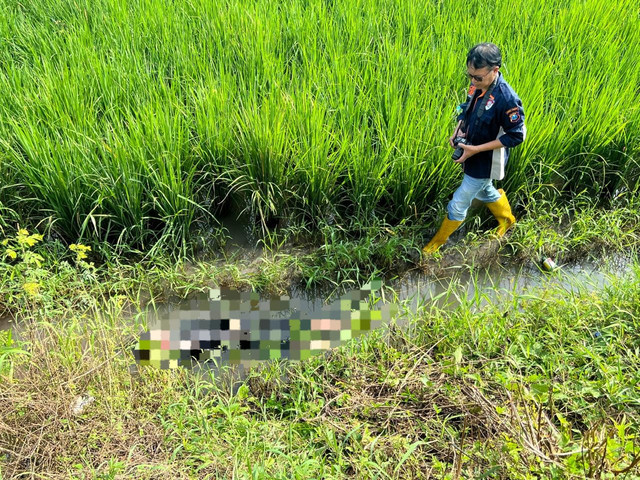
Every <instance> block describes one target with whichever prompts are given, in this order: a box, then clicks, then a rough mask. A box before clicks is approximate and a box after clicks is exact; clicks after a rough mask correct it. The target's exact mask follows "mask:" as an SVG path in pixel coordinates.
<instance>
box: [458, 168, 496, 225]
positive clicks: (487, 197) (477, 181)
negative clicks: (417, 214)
mask: <svg viewBox="0 0 640 480" xmlns="http://www.w3.org/2000/svg"><path fill="white" fill-rule="evenodd" d="M500 196H501V195H500V192H498V190H496V188H495V187H494V186H493V181H492V180H491V179H490V178H473V177H470V176H469V175H465V176H464V178H463V179H462V184H461V185H460V186H459V187H458V189H457V190H456V191H455V193H454V194H453V198H452V199H451V201H450V202H449V205H447V214H448V217H449V220H458V221H462V220H464V219H465V217H466V216H467V210H469V207H470V206H471V202H472V201H473V199H474V198H477V199H478V200H480V201H481V202H484V203H490V202H497V201H498V200H500Z"/></svg>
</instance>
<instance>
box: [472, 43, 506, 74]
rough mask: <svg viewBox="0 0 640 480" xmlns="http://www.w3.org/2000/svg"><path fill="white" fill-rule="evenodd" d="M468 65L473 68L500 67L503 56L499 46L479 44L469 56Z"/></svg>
mask: <svg viewBox="0 0 640 480" xmlns="http://www.w3.org/2000/svg"><path fill="white" fill-rule="evenodd" d="M467 65H471V66H472V67H473V68H475V69H478V68H484V67H500V66H501V65H502V54H501V53H500V49H499V48H498V46H497V45H494V44H493V43H479V44H478V45H476V46H475V47H473V48H472V49H471V50H469V53H468V54H467Z"/></svg>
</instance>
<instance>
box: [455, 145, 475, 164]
mask: <svg viewBox="0 0 640 480" xmlns="http://www.w3.org/2000/svg"><path fill="white" fill-rule="evenodd" d="M458 147H460V148H462V150H464V151H463V153H462V156H461V157H460V158H459V159H458V160H454V162H456V163H464V162H465V161H466V160H467V158H469V157H473V156H474V155H475V154H476V153H478V152H480V151H481V150H480V148H479V147H478V146H477V145H465V144H464V143H459V144H458Z"/></svg>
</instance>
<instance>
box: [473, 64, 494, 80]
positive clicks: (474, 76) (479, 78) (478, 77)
mask: <svg viewBox="0 0 640 480" xmlns="http://www.w3.org/2000/svg"><path fill="white" fill-rule="evenodd" d="M491 72H493V67H491V70H489V71H488V72H487V73H485V74H484V75H482V76H481V77H480V76H478V75H471V74H470V73H469V72H467V78H468V79H469V80H471V79H472V78H473V79H474V80H475V81H476V82H481V81H482V80H484V77H486V76H487V75H489V74H490V73H491Z"/></svg>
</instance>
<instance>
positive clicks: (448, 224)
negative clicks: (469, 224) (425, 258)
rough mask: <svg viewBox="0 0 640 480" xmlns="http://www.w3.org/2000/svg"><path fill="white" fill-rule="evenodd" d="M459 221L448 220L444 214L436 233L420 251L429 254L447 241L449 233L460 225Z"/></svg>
mask: <svg viewBox="0 0 640 480" xmlns="http://www.w3.org/2000/svg"><path fill="white" fill-rule="evenodd" d="M461 223H462V222H461V221H458V220H449V218H448V217H447V216H445V217H444V221H443V222H442V225H440V229H439V230H438V233H436V234H435V235H434V236H433V238H432V239H431V241H430V242H429V243H427V245H426V246H425V247H424V248H423V249H422V253H423V254H425V255H430V254H432V253H433V252H435V251H436V250H438V249H439V248H440V247H441V246H442V244H444V243H445V242H446V241H447V238H449V235H451V234H452V233H453V232H454V231H455V230H456V228H458V227H459V226H460V224H461Z"/></svg>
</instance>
